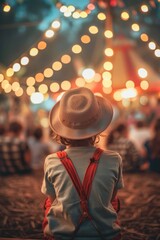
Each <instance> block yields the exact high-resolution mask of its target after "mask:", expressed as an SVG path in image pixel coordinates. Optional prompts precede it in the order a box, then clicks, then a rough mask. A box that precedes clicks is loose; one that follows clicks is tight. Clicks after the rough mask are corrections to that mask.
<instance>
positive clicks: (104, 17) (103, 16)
mask: <svg viewBox="0 0 160 240" xmlns="http://www.w3.org/2000/svg"><path fill="white" fill-rule="evenodd" d="M97 18H98V19H99V20H101V21H103V20H106V15H105V14H104V13H98V15H97Z"/></svg>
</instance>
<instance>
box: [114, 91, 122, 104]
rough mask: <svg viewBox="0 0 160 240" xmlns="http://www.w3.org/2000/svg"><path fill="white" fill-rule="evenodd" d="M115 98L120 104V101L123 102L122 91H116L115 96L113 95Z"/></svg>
mask: <svg viewBox="0 0 160 240" xmlns="http://www.w3.org/2000/svg"><path fill="white" fill-rule="evenodd" d="M113 98H114V99H115V100H116V101H117V102H118V101H121V100H122V96H121V91H116V92H115V93H114V94H113Z"/></svg>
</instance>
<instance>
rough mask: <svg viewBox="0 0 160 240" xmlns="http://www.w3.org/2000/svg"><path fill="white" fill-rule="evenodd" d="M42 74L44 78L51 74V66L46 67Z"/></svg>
mask: <svg viewBox="0 0 160 240" xmlns="http://www.w3.org/2000/svg"><path fill="white" fill-rule="evenodd" d="M43 74H44V76H45V77H46V78H50V77H52V76H53V70H52V69H51V68H46V69H45V70H44V73H43Z"/></svg>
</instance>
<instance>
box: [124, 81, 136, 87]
mask: <svg viewBox="0 0 160 240" xmlns="http://www.w3.org/2000/svg"><path fill="white" fill-rule="evenodd" d="M134 87H135V84H134V82H133V81H132V80H128V81H127V82H126V88H134Z"/></svg>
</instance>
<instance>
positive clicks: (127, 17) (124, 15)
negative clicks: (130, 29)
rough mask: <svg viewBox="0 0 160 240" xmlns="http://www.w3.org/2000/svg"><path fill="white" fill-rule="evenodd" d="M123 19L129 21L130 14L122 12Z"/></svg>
mask: <svg viewBox="0 0 160 240" xmlns="http://www.w3.org/2000/svg"><path fill="white" fill-rule="evenodd" d="M121 19H122V20H124V21H127V20H128V19H129V14H128V13H127V12H122V13H121Z"/></svg>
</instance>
